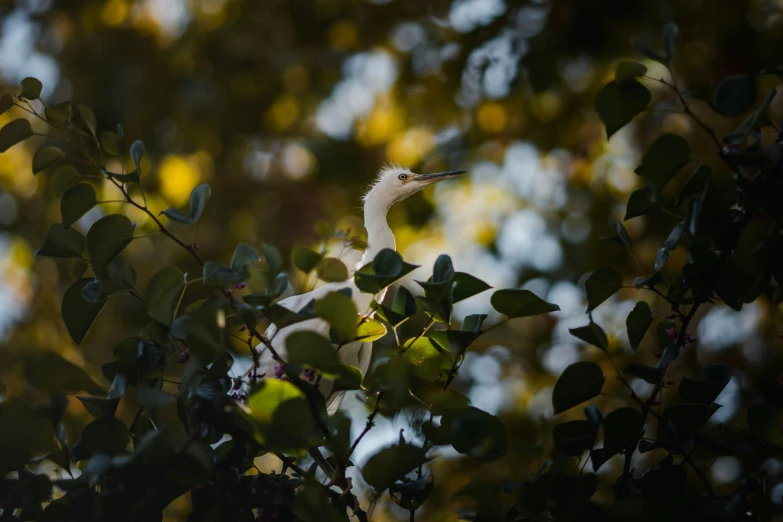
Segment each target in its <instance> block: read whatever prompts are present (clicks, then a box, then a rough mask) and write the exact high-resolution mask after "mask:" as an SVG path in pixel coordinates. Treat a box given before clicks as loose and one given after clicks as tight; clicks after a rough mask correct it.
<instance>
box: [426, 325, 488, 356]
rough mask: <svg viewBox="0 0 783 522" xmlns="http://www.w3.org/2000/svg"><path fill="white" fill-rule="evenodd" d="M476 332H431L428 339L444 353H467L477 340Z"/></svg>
mask: <svg viewBox="0 0 783 522" xmlns="http://www.w3.org/2000/svg"><path fill="white" fill-rule="evenodd" d="M477 336H478V335H477V334H476V333H475V332H466V331H462V330H431V331H430V332H429V333H428V334H427V337H429V338H430V339H432V340H433V341H435V344H436V345H437V346H439V347H440V348H441V351H442V352H443V353H457V354H462V353H465V350H467V349H468V346H470V344H471V343H472V342H473V341H474V340H475V339H476V337H477Z"/></svg>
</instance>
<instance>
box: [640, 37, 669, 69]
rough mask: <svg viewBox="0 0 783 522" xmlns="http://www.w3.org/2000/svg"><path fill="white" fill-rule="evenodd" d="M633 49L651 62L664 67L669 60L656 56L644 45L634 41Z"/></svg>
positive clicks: (655, 53) (656, 54) (654, 52)
mask: <svg viewBox="0 0 783 522" xmlns="http://www.w3.org/2000/svg"><path fill="white" fill-rule="evenodd" d="M633 47H634V49H636V50H637V51H638V52H640V53H641V54H643V55H644V56H646V57H647V58H649V59H650V60H652V61H654V62H658V63H660V64H663V65H666V66H668V65H669V60H667V59H666V58H665V57H663V56H661V55H660V54H658V53H657V52H656V51H654V50H652V49H651V48H650V47H649V46H647V45H646V44H644V43H642V42H639V41H634V42H633Z"/></svg>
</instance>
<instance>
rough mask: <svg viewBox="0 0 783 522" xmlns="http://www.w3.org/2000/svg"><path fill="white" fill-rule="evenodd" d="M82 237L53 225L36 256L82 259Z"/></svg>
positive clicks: (68, 229) (58, 224)
mask: <svg viewBox="0 0 783 522" xmlns="http://www.w3.org/2000/svg"><path fill="white" fill-rule="evenodd" d="M85 244H86V242H85V240H84V236H83V235H81V234H80V233H79V232H77V231H76V230H72V229H70V228H65V227H63V226H62V225H61V224H60V223H53V224H52V226H51V227H49V232H47V233H46V237H45V238H44V240H43V244H42V245H41V248H39V249H38V250H36V252H35V255H36V256H44V257H78V258H80V257H82V252H84V247H85Z"/></svg>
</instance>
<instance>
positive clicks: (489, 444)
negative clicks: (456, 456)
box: [440, 406, 508, 462]
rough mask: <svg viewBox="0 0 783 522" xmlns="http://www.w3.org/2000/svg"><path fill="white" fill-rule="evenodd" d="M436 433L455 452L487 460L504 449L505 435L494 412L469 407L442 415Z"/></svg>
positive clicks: (489, 460) (505, 446) (501, 455)
mask: <svg viewBox="0 0 783 522" xmlns="http://www.w3.org/2000/svg"><path fill="white" fill-rule="evenodd" d="M440 432H441V433H442V434H443V435H445V437H446V439H447V440H448V441H449V443H450V444H451V445H452V446H453V447H454V449H455V450H457V451H458V452H459V453H462V454H464V455H469V456H471V457H473V458H474V459H477V460H481V461H484V462H491V461H493V460H497V459H499V458H502V457H504V456H505V455H506V453H507V452H508V435H507V434H506V428H505V426H503V423H502V422H501V421H500V419H499V418H498V417H496V416H495V415H492V414H489V413H487V412H485V411H483V410H480V409H478V408H474V407H473V406H468V407H466V408H462V409H459V410H457V411H453V412H449V413H447V414H445V415H444V416H443V418H442V420H441V425H440Z"/></svg>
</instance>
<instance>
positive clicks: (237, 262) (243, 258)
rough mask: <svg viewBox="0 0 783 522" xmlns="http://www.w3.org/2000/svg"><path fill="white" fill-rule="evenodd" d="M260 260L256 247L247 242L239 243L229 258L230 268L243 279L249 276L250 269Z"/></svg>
mask: <svg viewBox="0 0 783 522" xmlns="http://www.w3.org/2000/svg"><path fill="white" fill-rule="evenodd" d="M260 260H261V256H260V255H258V252H256V249H255V248H253V247H251V246H250V245H248V244H247V243H239V244H238V245H237V247H236V249H234V255H233V256H232V258H231V270H232V271H233V272H235V273H236V274H239V275H240V276H241V277H242V280H243V281H245V280H247V279H249V278H250V269H251V268H252V266H253V265H254V264H255V263H257V262H258V261H260Z"/></svg>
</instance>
